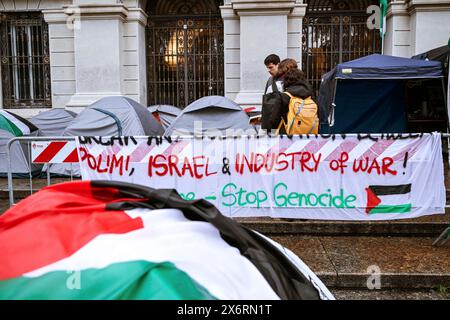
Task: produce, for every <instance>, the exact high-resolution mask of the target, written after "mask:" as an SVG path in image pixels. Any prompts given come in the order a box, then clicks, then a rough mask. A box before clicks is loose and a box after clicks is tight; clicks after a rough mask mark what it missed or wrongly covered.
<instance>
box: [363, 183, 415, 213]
mask: <svg viewBox="0 0 450 320" xmlns="http://www.w3.org/2000/svg"><path fill="white" fill-rule="evenodd" d="M366 191H367V208H366V213H367V214H386V213H410V212H411V209H412V204H411V184H406V185H398V186H370V187H368V188H367V189H366Z"/></svg>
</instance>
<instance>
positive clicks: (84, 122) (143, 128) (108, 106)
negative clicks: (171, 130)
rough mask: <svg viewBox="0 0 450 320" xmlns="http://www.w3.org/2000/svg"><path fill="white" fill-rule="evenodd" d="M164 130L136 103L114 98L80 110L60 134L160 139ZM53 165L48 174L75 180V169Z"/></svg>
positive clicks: (123, 98) (76, 170) (77, 170)
mask: <svg viewBox="0 0 450 320" xmlns="http://www.w3.org/2000/svg"><path fill="white" fill-rule="evenodd" d="M163 133H164V129H163V127H162V126H161V124H159V123H158V121H157V120H156V119H155V118H154V117H153V116H152V114H151V113H150V112H149V111H148V110H147V109H146V108H145V107H143V106H142V105H140V104H139V103H137V102H136V101H134V100H132V99H129V98H126V97H122V96H114V97H107V98H103V99H100V100H98V101H97V102H95V103H94V104H92V105H91V106H89V107H88V108H86V109H85V110H83V111H82V112H81V113H80V114H79V115H78V116H77V117H76V118H75V120H74V121H73V122H72V123H71V124H70V125H69V126H68V127H67V128H66V130H64V132H63V134H62V135H63V136H71V137H77V136H104V137H112V136H162V135H163ZM73 167H74V168H75V167H76V168H75V169H73V170H71V166H70V165H67V164H55V165H52V166H51V169H50V172H51V173H52V174H57V175H67V176H68V175H70V173H71V171H73V175H75V176H78V175H79V174H80V170H79V167H78V166H73Z"/></svg>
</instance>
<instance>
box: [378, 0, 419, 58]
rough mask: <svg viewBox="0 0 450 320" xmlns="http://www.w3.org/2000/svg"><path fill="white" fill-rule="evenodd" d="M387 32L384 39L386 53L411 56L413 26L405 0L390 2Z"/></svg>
mask: <svg viewBox="0 0 450 320" xmlns="http://www.w3.org/2000/svg"><path fill="white" fill-rule="evenodd" d="M386 20H387V33H386V36H385V39H384V54H387V55H392V56H398V57H405V58H410V57H411V55H412V54H411V26H410V17H409V14H408V10H407V5H406V3H405V0H396V1H392V2H391V3H389V7H388V13H387V19H386Z"/></svg>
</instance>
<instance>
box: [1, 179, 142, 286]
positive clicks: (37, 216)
mask: <svg viewBox="0 0 450 320" xmlns="http://www.w3.org/2000/svg"><path fill="white" fill-rule="evenodd" d="M121 197H122V196H121V195H120V193H119V191H118V190H117V189H113V188H93V187H91V185H90V182H87V181H81V182H73V183H65V184H59V185H54V186H50V187H47V188H44V189H42V190H41V191H39V192H38V193H35V194H34V195H32V196H30V197H28V198H27V199H25V200H23V201H21V202H20V203H18V204H17V205H16V206H15V207H12V208H11V209H9V210H8V211H6V213H4V214H3V215H2V216H0V261H1V263H0V281H1V280H5V279H10V278H15V277H19V276H22V275H23V274H25V273H28V272H31V271H34V270H37V269H39V268H42V267H44V266H47V265H49V264H52V263H55V262H57V261H60V260H62V259H65V258H67V257H70V256H71V255H73V254H74V253H75V252H76V251H78V250H80V249H81V248H82V247H84V246H85V245H86V244H87V243H89V242H90V241H92V240H93V239H94V238H95V237H97V236H99V235H102V234H124V233H128V232H132V231H135V230H138V229H141V228H143V221H142V219H140V218H136V219H134V218H131V217H130V216H129V215H127V214H126V213H125V212H123V211H107V210H106V204H108V203H112V202H121V201H127V200H126V199H121ZM134 201H136V200H134Z"/></svg>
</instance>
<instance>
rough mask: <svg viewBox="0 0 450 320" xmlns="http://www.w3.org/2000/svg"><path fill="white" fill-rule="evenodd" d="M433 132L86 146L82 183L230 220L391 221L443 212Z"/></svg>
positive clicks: (104, 141)
mask: <svg viewBox="0 0 450 320" xmlns="http://www.w3.org/2000/svg"><path fill="white" fill-rule="evenodd" d="M441 143H442V142H441V136H440V135H439V134H437V133H436V134H404V135H401V134H383V135H365V134H364V135H363V134H359V135H330V136H324V135H322V136H308V137H307V136H293V137H281V136H277V137H269V136H262V137H261V136H245V137H235V138H225V137H217V138H209V137H203V138H200V137H186V138H181V137H180V138H155V137H127V138H105V137H99V138H92V137H91V138H89V137H80V138H79V139H78V141H77V144H78V151H79V159H80V164H81V173H82V177H83V179H86V180H117V181H124V182H130V183H136V184H141V185H145V186H149V187H153V188H157V189H176V190H177V191H178V192H179V193H180V194H181V195H182V197H184V198H185V199H187V200H195V199H200V198H204V199H206V200H209V201H210V202H211V203H213V204H214V205H215V206H217V207H218V208H219V209H220V210H221V212H222V213H223V214H224V215H227V216H231V217H261V216H266V217H267V216H269V217H278V218H300V219H317V220H393V219H407V218H416V217H420V216H425V215H432V214H443V213H444V208H445V201H446V195H445V186H444V167H443V157H442V145H441Z"/></svg>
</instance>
